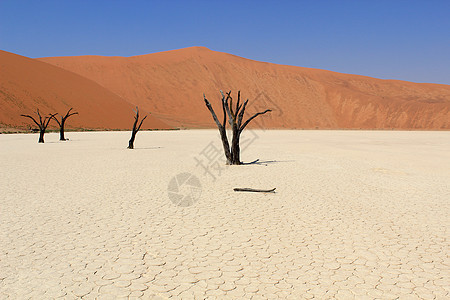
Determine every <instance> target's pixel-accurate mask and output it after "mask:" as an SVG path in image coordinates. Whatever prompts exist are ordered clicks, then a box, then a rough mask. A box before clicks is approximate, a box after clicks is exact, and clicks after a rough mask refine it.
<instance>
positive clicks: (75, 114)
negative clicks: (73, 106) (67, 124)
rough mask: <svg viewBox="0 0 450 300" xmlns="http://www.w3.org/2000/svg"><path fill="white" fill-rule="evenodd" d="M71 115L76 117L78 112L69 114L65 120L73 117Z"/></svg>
mask: <svg viewBox="0 0 450 300" xmlns="http://www.w3.org/2000/svg"><path fill="white" fill-rule="evenodd" d="M73 115H78V112H73V113H71V114H69V115H68V116H67V117H66V119H67V118H68V117H70V116H73Z"/></svg>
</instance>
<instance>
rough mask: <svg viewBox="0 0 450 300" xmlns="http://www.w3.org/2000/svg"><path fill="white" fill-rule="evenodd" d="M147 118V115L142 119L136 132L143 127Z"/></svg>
mask: <svg viewBox="0 0 450 300" xmlns="http://www.w3.org/2000/svg"><path fill="white" fill-rule="evenodd" d="M145 118H147V116H145V117H144V118H143V119H142V120H141V123H139V127H138V128H137V130H136V132H138V131H139V130H140V129H141V126H142V122H144V120H145Z"/></svg>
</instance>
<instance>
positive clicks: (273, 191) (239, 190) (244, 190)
mask: <svg viewBox="0 0 450 300" xmlns="http://www.w3.org/2000/svg"><path fill="white" fill-rule="evenodd" d="M275 189H276V188H273V189H270V190H258V189H252V188H234V189H233V190H234V191H235V192H258V193H275Z"/></svg>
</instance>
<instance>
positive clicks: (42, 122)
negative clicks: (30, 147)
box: [21, 109, 56, 143]
mask: <svg viewBox="0 0 450 300" xmlns="http://www.w3.org/2000/svg"><path fill="white" fill-rule="evenodd" d="M36 113H37V115H38V116H39V122H38V121H37V120H36V119H35V118H34V117H32V116H30V115H21V116H22V117H26V118H30V119H31V120H33V122H34V123H36V125H37V126H38V127H39V141H38V143H43V142H44V134H45V131H46V130H47V126H48V124H49V123H50V121H51V120H52V119H53V118H54V116H55V115H56V114H50V115H49V116H47V117H45V118H44V119H42V116H41V114H40V112H39V109H37V110H36Z"/></svg>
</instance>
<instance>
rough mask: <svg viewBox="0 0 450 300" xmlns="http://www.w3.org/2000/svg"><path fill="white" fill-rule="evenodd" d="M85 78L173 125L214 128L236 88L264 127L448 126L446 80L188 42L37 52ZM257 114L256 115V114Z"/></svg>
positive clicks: (449, 94) (449, 89)
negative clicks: (315, 65) (275, 59)
mask: <svg viewBox="0 0 450 300" xmlns="http://www.w3.org/2000/svg"><path fill="white" fill-rule="evenodd" d="M40 60H41V61H45V62H48V63H51V64H54V65H56V66H58V67H61V68H64V69H66V70H70V71H72V72H75V73H77V74H80V75H82V76H85V77H87V78H89V79H91V80H93V81H95V82H97V83H99V84H100V85H102V86H104V87H105V88H107V89H109V90H111V91H113V92H114V93H116V94H117V95H119V96H121V97H122V98H124V99H126V100H127V101H129V102H130V103H133V104H136V105H139V106H140V107H142V108H143V109H146V110H148V111H151V112H152V113H154V115H156V116H157V117H159V118H161V119H163V120H164V121H165V122H166V123H168V124H171V125H173V126H186V127H214V126H215V124H214V122H213V120H212V118H211V116H210V114H209V112H208V110H207V109H206V107H205V105H204V102H203V100H202V97H203V96H202V95H203V93H206V96H207V98H208V99H209V100H210V101H211V102H212V103H213V106H214V107H215V108H216V111H218V114H221V109H220V106H219V105H220V102H219V99H220V94H219V90H224V91H227V90H233V91H237V90H238V89H240V90H241V92H242V96H243V97H245V98H249V99H250V101H249V103H250V106H249V108H248V113H249V114H250V113H251V112H255V111H257V110H262V109H264V108H272V109H274V111H273V112H272V113H271V114H267V115H265V116H264V117H261V118H260V119H259V122H260V123H259V124H253V126H260V125H263V126H265V127H270V128H355V129H359V128H364V129H374V128H378V129H383V128H384V129H388V128H396V129H450V86H449V85H442V84H425V83H412V82H406V81H398V80H381V79H375V78H370V77H365V76H358V75H350V74H341V73H335V72H331V71H324V70H316V69H309V68H302V67H294V66H284V65H276V64H271V63H264V62H258V61H253V60H249V59H244V58H241V57H237V56H234V55H230V54H226V53H221V52H215V51H211V50H209V49H207V48H203V47H193V48H186V49H180V50H174V51H167V52H160V53H154V54H148V55H142V56H134V57H102V56H80V57H53V58H41V59H40ZM257 120H258V119H257Z"/></svg>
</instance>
